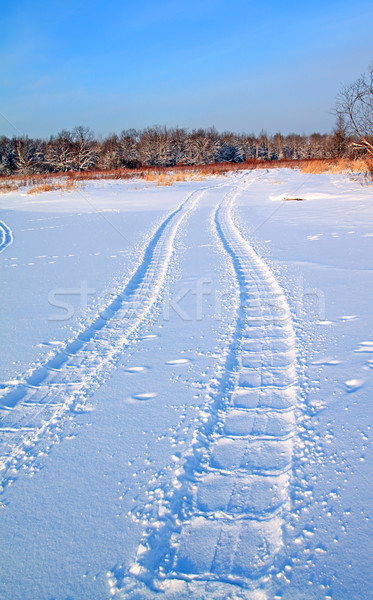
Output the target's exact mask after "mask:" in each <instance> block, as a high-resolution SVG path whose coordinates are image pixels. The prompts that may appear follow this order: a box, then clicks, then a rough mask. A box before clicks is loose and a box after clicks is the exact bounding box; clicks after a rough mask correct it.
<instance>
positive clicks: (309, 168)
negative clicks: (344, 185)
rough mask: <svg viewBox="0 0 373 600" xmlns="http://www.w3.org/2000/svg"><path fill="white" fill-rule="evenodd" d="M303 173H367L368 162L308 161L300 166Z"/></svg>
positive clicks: (350, 160) (343, 159)
mask: <svg viewBox="0 0 373 600" xmlns="http://www.w3.org/2000/svg"><path fill="white" fill-rule="evenodd" d="M299 168H300V170H301V171H302V172H303V173H314V174H319V173H365V172H367V171H368V170H369V169H368V165H367V161H366V160H363V159H361V158H360V159H356V160H352V159H348V158H338V159H333V160H321V159H320V160H307V161H302V164H300V165H299Z"/></svg>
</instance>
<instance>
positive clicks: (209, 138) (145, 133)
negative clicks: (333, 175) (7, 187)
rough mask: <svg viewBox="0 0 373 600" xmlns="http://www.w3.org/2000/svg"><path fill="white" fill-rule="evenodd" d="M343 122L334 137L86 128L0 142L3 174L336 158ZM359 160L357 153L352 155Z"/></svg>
mask: <svg viewBox="0 0 373 600" xmlns="http://www.w3.org/2000/svg"><path fill="white" fill-rule="evenodd" d="M351 152H352V151H351V137H350V136H349V135H348V134H347V133H346V132H345V129H344V127H343V124H342V122H341V125H340V127H338V126H337V127H336V128H335V130H334V131H333V132H332V133H330V134H319V133H314V134H312V135H298V134H290V135H281V134H280V133H277V134H275V135H267V134H266V133H265V132H262V133H260V134H259V135H258V136H255V135H246V134H242V135H237V134H234V133H230V132H225V133H218V132H217V131H216V130H215V129H213V128H212V129H207V130H205V129H198V130H192V131H188V130H186V129H181V128H174V129H172V128H166V127H152V128H147V129H144V130H141V131H137V130H135V129H129V130H124V131H122V133H121V134H120V135H110V136H108V137H106V138H104V139H97V138H96V137H95V135H94V133H93V132H92V131H91V130H90V129H89V128H88V127H82V126H78V127H75V128H74V129H72V130H71V131H68V130H63V131H61V132H60V133H59V134H58V135H56V136H52V137H50V138H49V139H48V140H41V139H30V138H28V137H14V138H12V139H10V138H7V137H4V136H3V137H0V175H8V176H9V175H13V174H14V175H16V174H19V175H31V174H37V173H61V172H63V173H66V172H68V171H87V170H92V169H102V170H112V169H119V168H129V169H133V168H136V167H152V166H168V167H172V166H175V165H203V164H211V163H223V162H233V163H243V162H245V161H248V160H250V159H253V158H256V159H262V160H264V161H269V160H271V161H276V160H281V159H290V160H299V159H307V158H326V159H328V158H336V157H344V156H349V155H350V154H351ZM353 156H354V157H356V150H355V151H354V153H353Z"/></svg>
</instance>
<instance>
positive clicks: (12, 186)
mask: <svg viewBox="0 0 373 600" xmlns="http://www.w3.org/2000/svg"><path fill="white" fill-rule="evenodd" d="M20 187H21V184H20V183H18V182H17V183H16V182H15V181H4V182H3V183H0V194H7V193H8V192H16V191H17V190H19V188H20Z"/></svg>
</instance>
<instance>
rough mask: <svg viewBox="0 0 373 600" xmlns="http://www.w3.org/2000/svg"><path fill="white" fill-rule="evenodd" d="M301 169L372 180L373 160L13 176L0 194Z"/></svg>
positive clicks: (0, 181) (2, 181)
mask: <svg viewBox="0 0 373 600" xmlns="http://www.w3.org/2000/svg"><path fill="white" fill-rule="evenodd" d="M284 167H285V168H289V169H300V170H301V171H302V172H303V173H310V174H318V173H346V172H347V173H348V172H349V173H357V172H363V173H367V174H370V175H371V177H372V179H373V159H365V160H364V159H356V160H352V159H344V158H335V159H304V160H289V159H282V160H274V161H265V160H263V159H256V158H253V159H250V160H248V161H246V162H243V163H213V164H207V165H176V166H174V167H142V168H137V169H125V168H120V169H112V170H106V171H103V170H94V171H81V172H77V171H71V172H69V173H44V174H40V175H28V176H25V175H13V176H10V177H0V193H1V192H2V193H6V192H10V191H15V190H17V189H19V188H20V187H26V186H27V187H30V186H32V187H30V190H29V191H28V193H29V194H38V193H42V192H48V191H53V190H61V191H69V190H72V189H75V187H76V186H77V185H81V184H82V182H85V181H92V180H93V181H94V180H100V179H101V180H105V179H117V180H131V179H140V180H142V181H144V182H146V183H149V184H150V185H156V186H170V185H173V184H174V183H178V182H183V181H203V180H204V179H206V178H207V177H211V176H214V175H219V176H223V175H226V174H228V173H232V172H234V171H242V170H253V169H263V168H265V169H279V168H284Z"/></svg>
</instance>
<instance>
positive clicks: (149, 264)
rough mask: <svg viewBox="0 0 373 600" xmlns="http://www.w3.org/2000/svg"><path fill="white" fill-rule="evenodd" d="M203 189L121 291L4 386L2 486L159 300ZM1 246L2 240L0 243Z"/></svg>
mask: <svg viewBox="0 0 373 600" xmlns="http://www.w3.org/2000/svg"><path fill="white" fill-rule="evenodd" d="M206 189H207V188H200V189H199V190H196V191H194V192H192V193H191V194H189V195H188V196H187V198H186V199H185V200H184V201H183V202H182V204H181V205H180V206H179V207H178V208H177V209H176V210H175V211H173V212H172V213H171V214H170V215H169V216H168V217H167V218H166V219H165V220H164V221H163V222H162V223H161V225H160V226H159V227H158V229H157V230H156V232H155V234H154V235H153V237H152V239H151V240H150V242H149V244H148V245H147V247H146V249H145V251H144V254H143V257H142V260H141V262H140V264H139V266H138V267H137V269H136V271H135V272H134V274H133V275H132V277H131V278H130V280H129V281H128V283H127V285H126V286H125V288H124V289H123V291H122V292H121V293H120V294H119V295H117V296H116V297H115V298H114V300H113V301H112V302H111V304H110V305H109V306H108V307H107V308H106V309H105V310H104V311H103V312H101V313H100V314H99V315H98V316H97V318H96V319H95V320H94V321H93V322H91V323H90V324H89V325H88V326H87V327H86V328H85V329H84V330H83V331H81V332H80V333H79V334H78V335H77V336H76V337H75V338H74V339H72V340H70V341H69V342H68V343H66V344H65V346H64V347H63V348H62V349H60V350H58V351H57V352H56V353H55V354H54V355H53V356H52V357H50V358H49V359H48V360H46V361H45V363H44V364H41V365H39V366H38V367H37V368H36V369H34V371H33V372H32V373H31V374H28V375H27V376H25V377H24V378H23V380H22V381H20V382H18V384H16V385H15V386H14V385H13V386H10V387H5V386H2V387H3V389H2V390H1V395H0V460H1V463H0V464H1V467H2V468H1V471H2V472H1V483H2V487H3V488H4V487H5V486H6V484H7V483H9V482H10V481H12V479H13V478H14V476H15V475H16V472H17V470H18V469H20V468H21V467H25V466H26V465H27V464H28V463H29V462H32V452H31V451H30V450H31V449H32V447H33V446H34V445H35V444H36V443H37V442H38V441H39V440H40V439H41V437H43V436H45V435H46V436H48V435H49V436H51V435H53V430H54V429H55V428H56V425H57V424H58V423H59V422H60V420H61V418H62V416H63V414H64V413H65V412H66V411H67V410H71V411H77V410H81V407H82V406H83V405H84V401H85V400H86V398H87V397H88V396H89V395H91V394H92V392H93V391H94V390H95V389H97V388H98V387H99V386H100V385H101V384H102V383H103V382H104V381H105V379H106V377H107V375H108V373H109V372H110V371H111V369H112V368H113V365H114V364H115V361H116V360H117V358H118V356H119V355H120V354H121V353H122V351H123V349H124V347H125V345H126V344H127V342H128V339H129V337H130V336H131V335H132V334H133V333H134V331H135V330H136V328H137V327H138V326H139V324H140V322H142V321H143V320H144V319H145V318H146V317H147V316H148V315H149V311H150V309H151V308H152V306H153V305H154V303H155V302H156V301H157V300H158V298H159V293H160V290H161V287H162V285H163V283H164V280H165V277H166V273H167V269H168V266H169V263H170V259H171V256H172V252H173V248H174V240H175V236H176V233H177V231H178V228H179V226H180V225H181V223H182V221H183V220H184V219H185V217H186V216H187V215H188V214H189V213H190V212H191V210H192V209H193V208H194V207H195V205H196V204H197V202H198V200H199V199H200V198H201V196H202V195H203V194H204V193H205V191H206ZM2 225H4V224H2ZM9 231H10V230H9ZM3 232H6V229H3ZM9 235H10V236H11V234H10V233H9V232H8V233H3V237H4V239H5V237H6V236H8V238H7V239H9ZM8 243H11V242H10V241H9V242H8ZM3 249H4V246H3V247H0V250H3Z"/></svg>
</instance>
